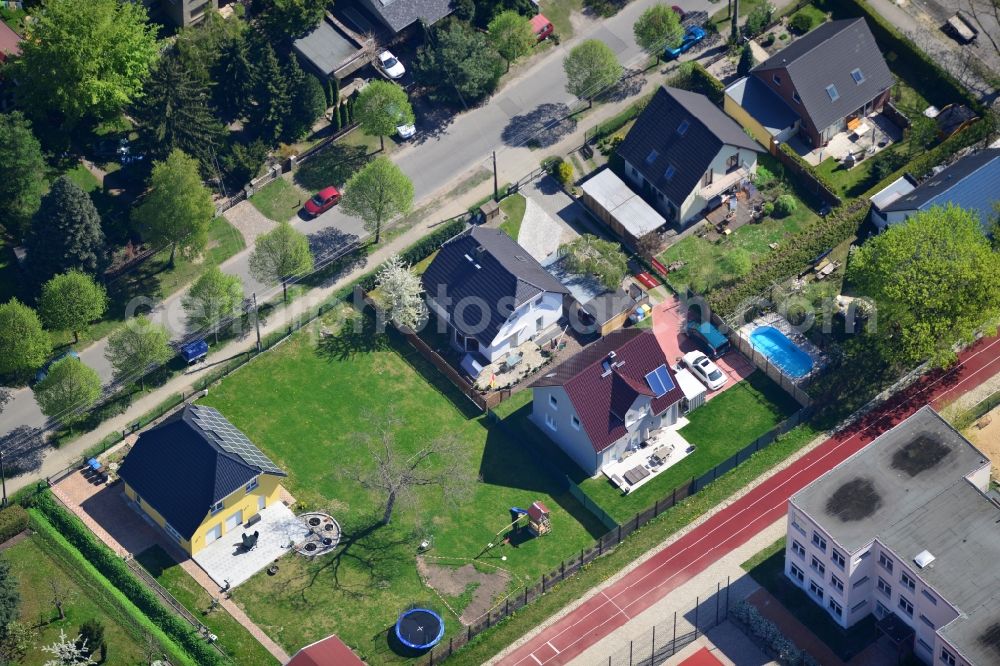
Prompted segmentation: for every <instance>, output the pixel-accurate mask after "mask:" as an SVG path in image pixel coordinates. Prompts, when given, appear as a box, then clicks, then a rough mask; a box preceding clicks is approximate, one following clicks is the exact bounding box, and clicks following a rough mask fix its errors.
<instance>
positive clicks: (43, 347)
mask: <svg viewBox="0 0 1000 666" xmlns="http://www.w3.org/2000/svg"><path fill="white" fill-rule="evenodd" d="M50 351H52V343H51V342H50V341H49V336H48V334H46V333H45V331H43V330H42V320H41V319H39V318H38V314H37V313H36V312H35V311H34V310H32V309H31V308H29V307H28V306H27V305H25V304H24V303H22V302H21V301H19V300H17V299H16V298H12V299H11V300H9V301H7V302H6V303H4V304H3V305H0V375H8V374H23V373H25V372H27V371H30V370H34V369H35V368H38V367H40V366H41V365H42V364H43V363H45V359H47V358H48V356H49V352H50Z"/></svg>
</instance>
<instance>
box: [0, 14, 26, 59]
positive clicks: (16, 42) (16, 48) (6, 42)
mask: <svg viewBox="0 0 1000 666" xmlns="http://www.w3.org/2000/svg"><path fill="white" fill-rule="evenodd" d="M18 55H21V36H20V35H19V34H17V33H16V32H14V30H13V29H12V28H11V27H10V26H9V25H7V24H6V23H4V22H3V21H0V62H4V61H5V60H6V59H7V56H18Z"/></svg>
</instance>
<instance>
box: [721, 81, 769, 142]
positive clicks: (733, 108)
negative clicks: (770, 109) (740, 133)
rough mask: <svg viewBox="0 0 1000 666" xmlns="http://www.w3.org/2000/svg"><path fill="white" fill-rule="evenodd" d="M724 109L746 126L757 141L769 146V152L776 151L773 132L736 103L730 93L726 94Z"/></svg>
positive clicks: (741, 124) (742, 125)
mask: <svg viewBox="0 0 1000 666" xmlns="http://www.w3.org/2000/svg"><path fill="white" fill-rule="evenodd" d="M724 100H725V101H724V102H723V109H724V110H725V112H726V115H728V116H729V117H730V118H732V119H733V120H735V121H736V122H738V123H739V124H740V126H741V127H745V128H746V129H747V130H748V131H749V132H750V135H751V136H752V137H753V138H754V139H756V140H757V143H759V144H760V145H762V146H764V147H765V148H767V150H768V152H772V153H773V152H774V151H773V150H771V134H770V133H769V132H768V131H767V130H766V129H764V126H763V125H761V124H760V123H759V122H757V119H756V118H754V117H753V116H751V115H750V114H749V113H747V110H746V109H744V108H743V107H742V106H740V105H739V104H737V103H736V100H734V99H733V98H732V97H730V96H729V95H724Z"/></svg>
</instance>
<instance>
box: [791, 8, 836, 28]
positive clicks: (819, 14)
mask: <svg viewBox="0 0 1000 666" xmlns="http://www.w3.org/2000/svg"><path fill="white" fill-rule="evenodd" d="M796 14H804V15H806V16H808V17H810V18H811V19H812V25H813V27H812V29H813V30H815V29H816V28H817V27H819V26H820V25H822V24H823V23H825V22H826V19H827V16H826V12H824V11H823V10H822V9H819V8H818V7H814V6H813V5H806V6H805V7H803V8H802V9H800V10H799V11H797V12H795V13H794V14H792V15H791V16H790V17H789V18H791V17H792V16H795V15H796Z"/></svg>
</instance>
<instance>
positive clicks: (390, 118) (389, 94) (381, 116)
mask: <svg viewBox="0 0 1000 666" xmlns="http://www.w3.org/2000/svg"><path fill="white" fill-rule="evenodd" d="M354 112H355V113H356V114H357V116H358V118H359V119H360V121H361V129H362V130H363V131H364V133H365V134H367V135H368V136H377V137H378V138H379V141H380V142H381V146H382V150H385V137H387V136H389V135H391V134H392V133H393V132H395V131H396V128H397V127H398V126H400V125H412V124H413V120H414V118H413V107H412V106H410V98H409V97H408V96H407V94H406V91H405V90H403V88H402V87H400V86H399V85H398V84H395V83H391V82H389V81H372V82H371V83H369V84H368V85H367V86H365V89H364V90H362V91H361V93H360V94H359V95H358V100H357V102H355V105H354Z"/></svg>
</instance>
